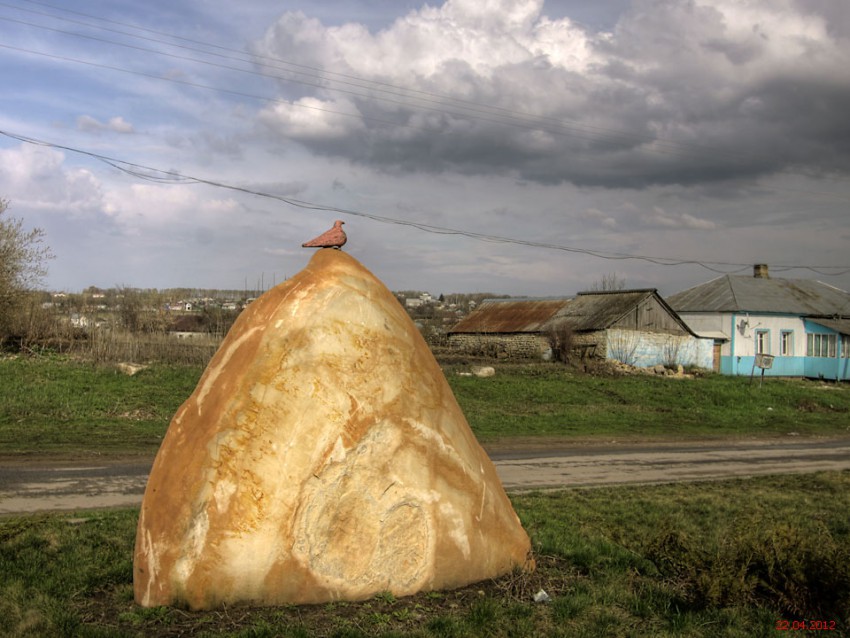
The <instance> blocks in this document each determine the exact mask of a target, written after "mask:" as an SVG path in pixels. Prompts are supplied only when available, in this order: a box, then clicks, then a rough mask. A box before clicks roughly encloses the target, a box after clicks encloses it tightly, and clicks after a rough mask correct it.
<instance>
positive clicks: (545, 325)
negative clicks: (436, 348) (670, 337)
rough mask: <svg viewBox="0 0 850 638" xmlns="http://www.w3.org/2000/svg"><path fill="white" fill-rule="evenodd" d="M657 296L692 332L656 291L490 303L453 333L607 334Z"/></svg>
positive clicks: (645, 290) (588, 293) (451, 331)
mask: <svg viewBox="0 0 850 638" xmlns="http://www.w3.org/2000/svg"><path fill="white" fill-rule="evenodd" d="M652 296H655V297H657V298H658V300H659V302H660V304H661V305H662V306H665V307H667V309H668V311H669V312H670V314H671V316H673V317H674V318H676V319H677V320H678V321H679V324H680V325H681V326H682V328H683V329H684V330H686V331H688V332H690V329H689V328H688V326H687V325H686V324H685V323H684V322H683V321H681V319H679V317H678V316H677V315H676V312H675V311H674V310H672V309H671V308H670V307H669V306H668V305H667V304H666V302H665V301H664V300H663V299H661V297H660V296H659V295H658V293H657V291H656V290H655V289H654V288H647V289H641V290H612V291H601V292H580V293H579V294H578V295H577V296H576V297H575V298H572V299H570V298H551V297H550V298H547V299H528V298H525V299H516V298H514V299H486V300H485V301H483V302H482V303H481V305H480V306H478V308H476V309H475V310H474V311H473V312H471V313H470V314H469V315H468V316H467V317H466V318H464V319H462V320H461V321H460V322H458V323H457V324H456V325H455V326H454V327H453V328H452V329H451V330H449V332H450V333H453V334H456V333H485V334H486V333H523V332H544V331H546V330H548V329H549V327H550V326H553V325H556V324H559V323H561V322H564V323H567V324H569V325H570V327H572V329H573V330H576V331H594V330H605V329H607V328H610V327H611V326H612V325H614V324H615V323H616V322H617V321H618V320H619V319H621V318H622V317H623V316H624V315H625V314H627V313H628V312H630V311H631V310H633V309H634V307H635V306H636V305H638V304H640V303H641V302H643V301H644V300H645V299H647V298H649V297H652Z"/></svg>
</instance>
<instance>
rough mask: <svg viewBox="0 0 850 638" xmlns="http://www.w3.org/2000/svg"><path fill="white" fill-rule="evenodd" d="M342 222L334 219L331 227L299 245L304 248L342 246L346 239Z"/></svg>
mask: <svg viewBox="0 0 850 638" xmlns="http://www.w3.org/2000/svg"><path fill="white" fill-rule="evenodd" d="M344 223H345V222H341V221H339V220H336V221H335V222H334V227H333V228H331V229H330V230H328V231H325V232H324V233H322V234H321V235H319V236H318V237H316V238H315V239H311V240H310V241H308V242H304V243H303V244H301V246H303V247H304V248H340V247H341V246H344V245H345V242H346V240H347V237H346V236H345V231H344V230H343V229H342V225H343V224H344Z"/></svg>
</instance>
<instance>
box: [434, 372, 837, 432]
mask: <svg viewBox="0 0 850 638" xmlns="http://www.w3.org/2000/svg"><path fill="white" fill-rule="evenodd" d="M447 378H448V380H449V383H450V384H451V386H452V389H453V390H454V392H455V395H456V396H457V399H458V402H459V403H460V405H461V407H462V408H463V410H464V413H465V414H466V417H467V419H468V420H469V423H470V425H471V426H472V429H473V431H474V432H475V434H476V436H478V438H479V439H480V440H482V441H488V440H493V439H498V438H502V437H505V436H566V437H581V438H584V437H594V436H599V437H607V438H610V437H613V436H616V437H632V436H634V437H647V436H651V437H660V438H668V437H674V438H678V437H706V436H708V437H711V436H718V437H729V436H775V435H784V434H788V433H790V432H796V433H798V434H801V435H812V434H848V433H850V425H848V424H850V385H847V384H824V383H820V382H813V381H806V380H801V379H768V380H766V381H765V382H764V384H762V385H759V383H758V382H757V381H756V382H755V383H753V384H751V383H750V380H749V379H748V378H741V377H725V376H720V375H709V376H707V377H703V378H696V379H672V378H664V377H654V376H642V375H637V376H623V377H610V376H591V375H585V374H578V373H574V372H572V371H570V370H568V369H565V368H563V367H561V366H558V365H533V366H510V367H504V368H502V369H500V370H499V371H498V372H497V374H496V376H494V377H489V378H483V379H481V378H477V377H469V376H459V375H457V374H455V373H453V372H452V371H447Z"/></svg>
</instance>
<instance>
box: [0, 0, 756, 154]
mask: <svg viewBox="0 0 850 638" xmlns="http://www.w3.org/2000/svg"><path fill="white" fill-rule="evenodd" d="M23 1H24V2H27V3H29V4H34V5H39V6H45V7H49V8H51V9H57V10H60V11H63V12H66V13H70V14H74V15H79V16H83V17H86V18H90V19H95V20H99V21H102V22H106V23H109V24H115V25H118V26H122V27H126V28H131V29H136V30H139V31H143V32H146V33H153V34H155V35H159V36H165V37H168V38H172V39H175V40H179V41H183V42H189V43H192V44H198V45H202V46H204V47H208V48H214V49H217V50H220V51H226V52H229V53H237V54H238V55H239V56H249V59H244V58H243V57H238V58H237V57H233V56H229V55H223V54H219V53H215V52H211V51H205V50H202V49H197V48H194V47H188V46H185V45H180V44H175V43H173V42H166V41H163V40H160V39H156V38H150V37H147V36H140V35H137V34H133V33H128V32H126V31H119V30H116V29H111V28H107V27H102V26H98V25H94V24H91V23H87V22H83V21H79V20H72V19H70V18H66V17H62V16H59V15H56V14H51V13H46V12H41V11H34V10H31V9H25V8H21V7H18V6H16V5H11V4H9V3H6V2H0V6H6V7H10V8H13V9H15V10H18V11H23V12H27V13H33V14H37V15H43V16H47V17H50V18H53V19H57V20H62V21H65V22H71V23H74V24H80V25H83V26H86V27H89V28H93V29H99V30H104V31H109V32H113V33H118V34H121V35H126V36H129V37H133V38H138V39H142V40H145V41H149V42H155V43H159V44H164V45H166V46H171V47H177V48H180V49H184V50H190V51H194V52H196V53H202V54H204V55H210V56H215V57H218V58H223V59H229V60H236V61H239V62H246V63H252V64H256V65H257V66H260V67H262V68H266V69H273V70H277V71H285V72H288V73H293V74H296V75H302V76H305V77H312V78H315V79H317V80H319V81H325V82H335V83H337V84H343V85H347V86H353V87H356V88H361V89H365V90H367V91H376V92H378V93H380V94H384V95H390V96H394V97H400V98H406V100H411V99H412V100H416V101H419V102H424V103H425V104H416V103H411V102H409V101H404V100H397V99H393V98H392V97H381V96H376V95H368V94H362V93H358V92H356V91H352V90H349V89H342V88H337V87H334V86H329V85H327V84H321V83H318V84H317V83H316V82H311V81H307V80H303V79H298V78H292V77H289V78H284V77H281V76H279V75H271V74H268V73H261V72H257V71H253V70H249V69H241V68H237V67H231V66H227V65H222V64H217V63H214V62H210V61H208V60H200V59H197V58H189V57H186V56H181V55H176V54H173V53H166V52H163V51H157V50H155V49H148V48H145V47H139V46H135V45H130V44H126V43H121V42H116V41H114V40H107V39H105V38H98V37H95V36H89V35H84V34H79V33H75V32H70V31H65V30H62V29H56V28H53V27H47V26H43V25H38V24H33V23H30V22H25V21H21V20H14V19H11V18H3V17H0V19H3V20H7V21H10V22H17V23H20V24H24V25H27V26H32V27H35V28H40V29H45V30H50V31H54V32H59V33H63V34H65V35H70V36H73V37H78V38H86V39H91V40H95V41H99V42H103V43H107V44H112V45H116V46H121V47H126V48H131V49H135V50H139V51H144V52H147V53H154V54H156V55H162V56H166V57H171V58H174V59H180V60H184V61H191V62H196V63H200V64H205V65H208V66H213V67H219V68H223V69H227V70H231V71H236V72H239V73H246V74H252V75H258V76H263V77H267V78H272V79H276V80H279V81H283V82H294V83H297V84H302V85H305V86H310V87H314V88H319V89H322V90H326V91H332V92H337V93H343V94H347V95H353V96H355V97H359V98H364V99H371V100H376V101H381V102H387V103H392V104H399V105H403V106H407V107H409V108H413V109H419V110H426V111H431V112H438V113H443V114H449V115H454V116H458V117H467V118H471V119H477V120H480V121H485V122H490V123H495V124H502V125H508V126H514V127H518V128H525V129H530V130H543V131H545V132H547V133H551V134H554V135H562V136H570V137H575V138H577V139H584V140H589V141H609V142H623V143H629V144H635V145H637V144H641V145H645V144H649V143H651V144H652V146H651V147H650V148H644V150H645V151H646V152H649V153H653V154H671V153H676V154H679V153H692V152H694V151H699V152H706V151H707V152H710V153H713V154H715V156H718V155H719V156H722V157H724V158H725V159H726V160H732V161H736V162H746V161H748V160H749V159H752V157H753V155H752V154H747V153H741V152H739V151H729V150H726V149H720V148H717V147H712V146H709V145H701V144H694V143H683V142H677V141H675V140H664V139H661V138H659V137H658V136H651V135H642V134H639V133H635V132H633V131H625V130H618V129H614V128H610V127H601V126H595V125H588V124H584V123H579V122H575V121H570V120H566V119H563V118H556V117H551V116H541V115H534V114H530V113H526V112H521V111H516V110H513V109H507V108H502V107H498V106H495V105H489V104H482V103H480V102H474V101H471V100H463V99H460V98H455V97H452V96H448V95H443V94H438V93H433V92H428V91H422V90H418V89H410V88H406V87H401V86H398V85H393V84H390V83H386V82H377V81H374V80H369V79H364V78H360V77H357V76H354V75H350V74H343V73H337V72H334V71H329V70H327V69H321V68H318V67H313V66H309V65H303V64H298V63H294V62H291V61H287V60H282V59H279V58H273V57H267V56H258V55H255V54H247V53H245V52H243V51H240V50H238V49H232V48H228V47H223V46H220V45H216V44H213V43H209V42H203V41H200V40H193V39H189V38H183V37H181V36H177V35H174V34H170V33H166V32H162V31H158V30H154V29H148V28H145V27H139V26H136V25H131V24H127V23H124V22H118V21H115V20H107V19H105V18H100V17H97V16H93V15H90V14H86V13H81V12H77V11H71V10H68V9H64V8H61V7H56V6H54V5H51V4H48V3H43V2H35V1H34V0H23ZM6 48H11V49H14V48H15V47H12V46H9V45H7V46H6ZM19 50H22V51H25V52H27V53H32V54H35V55H46V56H47V57H50V54H41V53H40V52H38V51H33V50H29V49H19ZM59 57H60V58H61V59H64V60H66V61H71V62H76V63H80V64H94V65H95V66H96V64H95V63H90V62H86V61H83V60H78V59H75V58H68V57H65V56H59ZM260 60H265V61H268V62H274V63H275V64H267V63H264V62H260ZM276 64H283V65H285V67H286V68H281V67H279V66H276ZM288 67H295V68H296V69H304V70H293V69H292V68H288ZM109 68H111V69H112V70H119V71H120V70H123V71H124V72H131V73H132V72H133V71H129V70H127V69H121V68H118V67H114V66H112V67H109ZM148 77H157V78H159V79H163V80H169V79H170V78H164V77H159V76H153V75H148ZM337 78H344V79H342V80H340V79H337ZM346 80H355V81H356V82H349V81H346ZM203 88H208V89H211V90H223V89H217V88H216V87H209V86H204V87H203ZM388 89H392V91H390V90H388ZM411 94H415V95H411ZM417 95H419V96H423V97H417ZM254 97H257V98H258V99H268V100H274V98H263V97H262V96H254ZM429 98H433V99H429ZM447 101H448V102H452V103H453V104H450V105H449V106H450V107H451V108H455V109H461V112H460V113H459V112H457V111H448V110H446V108H445V106H446V105H445V102H447ZM286 102H287V103H288V104H289V102H288V101H286ZM428 104H431V105H437V106H428ZM293 105H296V106H305V108H310V107H308V106H306V105H302V104H294V103H293ZM326 112H330V113H339V112H337V111H334V110H331V109H327V110H326ZM340 114H343V115H347V116H350V114H346V113H340ZM483 116H487V117H483ZM491 118H499V119H491ZM363 119H365V120H370V118H369V117H366V116H363ZM370 121H376V119H375V118H371V120H370ZM383 123H386V121H383ZM393 125H395V126H405V125H404V124H399V123H393ZM407 126H409V127H411V128H420V127H415V126H410V125H407Z"/></svg>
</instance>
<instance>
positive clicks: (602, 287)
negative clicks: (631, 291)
mask: <svg viewBox="0 0 850 638" xmlns="http://www.w3.org/2000/svg"><path fill="white" fill-rule="evenodd" d="M625 287H626V280H625V279H623V278H622V277H620V276H618V275H617V273H615V272H609V273H605V274H604V275H602V279H601V280H600V281H595V282H593V284H592V285H591V286H590V289H591V290H593V291H597V292H598V291H607V290H623V289H625Z"/></svg>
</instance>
